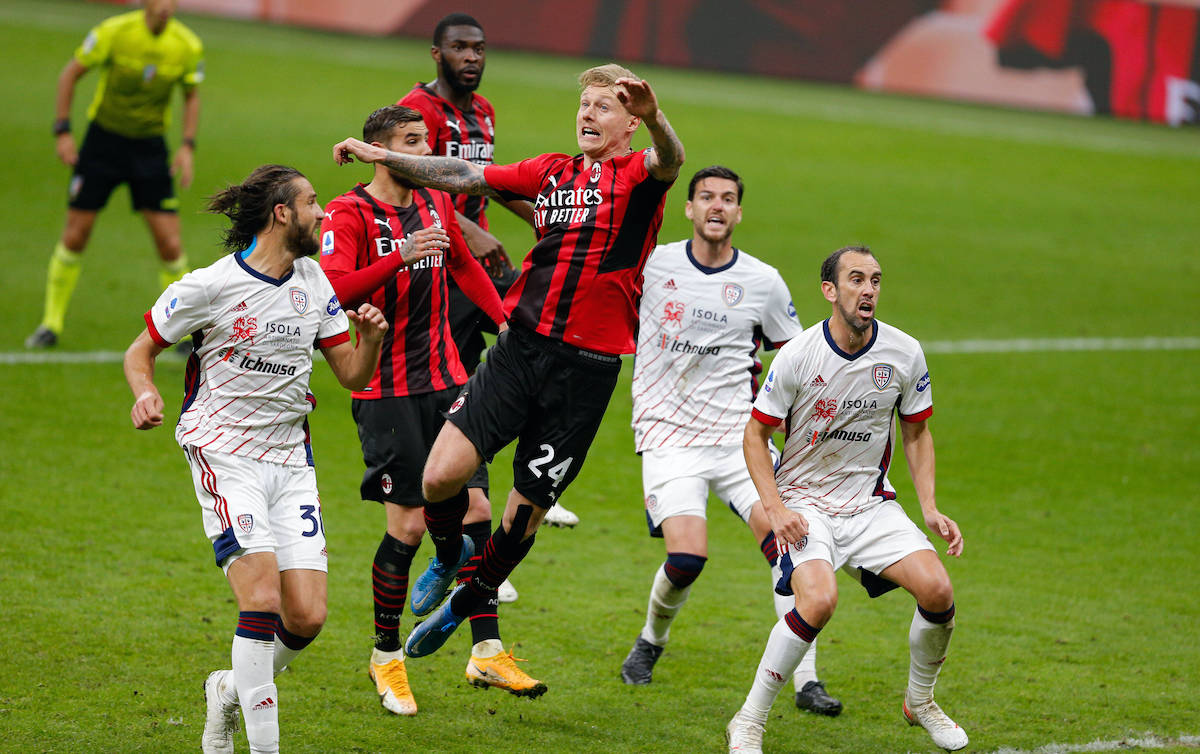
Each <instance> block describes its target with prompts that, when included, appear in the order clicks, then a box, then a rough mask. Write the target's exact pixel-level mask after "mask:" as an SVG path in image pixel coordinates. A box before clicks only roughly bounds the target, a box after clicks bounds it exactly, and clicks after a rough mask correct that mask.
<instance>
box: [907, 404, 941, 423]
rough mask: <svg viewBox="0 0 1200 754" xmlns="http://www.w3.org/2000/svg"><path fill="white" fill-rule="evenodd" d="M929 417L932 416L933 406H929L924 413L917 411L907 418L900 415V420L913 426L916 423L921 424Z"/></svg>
mask: <svg viewBox="0 0 1200 754" xmlns="http://www.w3.org/2000/svg"><path fill="white" fill-rule="evenodd" d="M931 416H933V406H930V407H929V408H927V409H925V410H924V411H918V412H917V413H915V414H911V415H909V416H905V415H904V414H900V418H901V419H903V420H904V421H906V422H911V423H913V424H916V423H917V422H923V421H925V420H926V419H928V418H929V417H931Z"/></svg>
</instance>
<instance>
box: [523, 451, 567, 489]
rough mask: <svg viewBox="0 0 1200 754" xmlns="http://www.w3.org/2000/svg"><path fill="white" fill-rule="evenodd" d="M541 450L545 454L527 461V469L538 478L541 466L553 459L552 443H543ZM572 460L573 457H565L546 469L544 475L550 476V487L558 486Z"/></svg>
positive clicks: (540, 474)
mask: <svg viewBox="0 0 1200 754" xmlns="http://www.w3.org/2000/svg"><path fill="white" fill-rule="evenodd" d="M541 450H542V451H543V452H544V453H545V454H546V455H544V456H540V457H538V458H535V459H533V460H532V461H530V462H529V470H530V471H532V472H533V475H534V476H536V477H538V478H539V479H540V478H541V476H542V473H543V472H542V469H541V467H542V466H545V465H546V464H548V463H550V462H552V461H553V460H554V446H553V445H547V444H545V443H543V444H542V447H541ZM574 462H575V459H574V458H567V459H566V460H564V461H562V462H561V463H557V464H555V465H553V466H551V467H550V468H548V469H546V471H545V474H546V476H548V477H550V480H551V481H552V482H553V484H552V485H551V486H552V487H555V488H557V487H558V485H559V484H560V483H561V482H562V480H563V477H565V476H566V475H567V471H568V470H570V468H571V464H572V463H574Z"/></svg>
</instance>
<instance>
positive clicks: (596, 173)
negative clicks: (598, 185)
mask: <svg viewBox="0 0 1200 754" xmlns="http://www.w3.org/2000/svg"><path fill="white" fill-rule="evenodd" d="M603 173H604V166H603V165H601V164H600V163H598V162H593V163H592V183H595V182H596V181H598V180H600V176H601V175H602V174H603Z"/></svg>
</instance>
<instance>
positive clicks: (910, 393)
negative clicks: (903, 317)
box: [900, 346, 933, 422]
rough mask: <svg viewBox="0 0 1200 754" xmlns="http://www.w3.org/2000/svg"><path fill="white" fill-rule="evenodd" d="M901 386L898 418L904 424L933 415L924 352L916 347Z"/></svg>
mask: <svg viewBox="0 0 1200 754" xmlns="http://www.w3.org/2000/svg"><path fill="white" fill-rule="evenodd" d="M906 377H907V379H906V381H905V383H904V384H903V385H902V386H901V388H902V390H903V392H902V393H901V394H900V418H901V419H903V420H904V421H906V422H919V421H924V420H926V419H928V418H929V417H930V416H932V415H933V387H932V385H930V382H929V367H928V366H926V364H925V352H924V351H922V350H921V347H920V346H917V347H916V353H915V354H914V355H913V362H912V366H911V367H910V368H909V370H908V373H907V375H906Z"/></svg>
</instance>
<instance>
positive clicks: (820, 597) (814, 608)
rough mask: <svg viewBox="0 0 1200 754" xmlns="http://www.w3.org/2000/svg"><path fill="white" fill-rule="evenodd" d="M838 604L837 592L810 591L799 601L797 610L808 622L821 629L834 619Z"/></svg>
mask: <svg viewBox="0 0 1200 754" xmlns="http://www.w3.org/2000/svg"><path fill="white" fill-rule="evenodd" d="M837 602H838V596H837V592H836V591H832V592H831V591H825V590H809V591H806V592H805V593H804V594H803V595H802V596H801V597H800V599H799V600H797V604H796V610H797V612H799V613H800V617H802V618H804V620H805V621H806V622H808V623H809V624H811V625H813V626H817V627H821V626H824V625H825V624H826V623H828V622H829V619H830V618H832V617H833V611H834V610H836V609H837Z"/></svg>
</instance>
